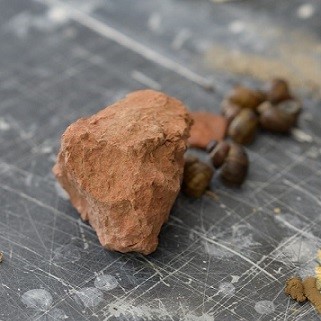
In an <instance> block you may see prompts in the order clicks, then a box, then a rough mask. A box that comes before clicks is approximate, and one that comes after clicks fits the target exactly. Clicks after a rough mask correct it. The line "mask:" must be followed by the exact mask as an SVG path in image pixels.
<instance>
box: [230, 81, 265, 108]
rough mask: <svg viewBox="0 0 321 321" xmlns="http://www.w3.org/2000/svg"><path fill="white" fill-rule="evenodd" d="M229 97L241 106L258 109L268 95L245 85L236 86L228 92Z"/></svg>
mask: <svg viewBox="0 0 321 321" xmlns="http://www.w3.org/2000/svg"><path fill="white" fill-rule="evenodd" d="M227 99H228V100H229V101H230V102H231V103H233V104H235V105H238V106H240V107H241V108H250V109H253V110H256V108H257V106H259V105H260V104H261V103H262V102H263V101H264V100H266V96H265V94H264V93H263V92H261V91H258V90H253V89H250V88H247V87H244V86H236V87H234V88H233V89H232V90H231V92H230V93H229V94H228V96H227Z"/></svg>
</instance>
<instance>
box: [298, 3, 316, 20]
mask: <svg viewBox="0 0 321 321" xmlns="http://www.w3.org/2000/svg"><path fill="white" fill-rule="evenodd" d="M314 12H315V9H314V6H313V5H312V4H310V3H304V4H302V5H301V6H300V7H299V8H298V9H297V16H298V17H299V18H300V19H308V18H310V17H312V16H313V15H314Z"/></svg>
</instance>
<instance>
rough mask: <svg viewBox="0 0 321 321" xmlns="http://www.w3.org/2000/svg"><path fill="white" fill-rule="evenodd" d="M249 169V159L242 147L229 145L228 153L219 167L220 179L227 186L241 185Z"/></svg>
mask: <svg viewBox="0 0 321 321" xmlns="http://www.w3.org/2000/svg"><path fill="white" fill-rule="evenodd" d="M248 167H249V159H248V156H247V153H246V151H245V149H244V147H243V146H242V145H239V144H235V143H231V145H230V150H229V153H228V155H227V157H226V159H225V161H224V163H223V165H222V167H221V172H220V178H221V180H222V181H223V183H224V184H225V185H227V186H232V187H237V186H240V185H242V184H243V182H244V180H245V178H246V176H247V172H248Z"/></svg>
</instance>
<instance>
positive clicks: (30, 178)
mask: <svg viewBox="0 0 321 321" xmlns="http://www.w3.org/2000/svg"><path fill="white" fill-rule="evenodd" d="M32 179H33V174H32V173H28V174H27V176H26V180H25V183H26V185H27V186H31V183H32Z"/></svg>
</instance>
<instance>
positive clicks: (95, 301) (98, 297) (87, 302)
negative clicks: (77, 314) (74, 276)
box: [74, 287, 104, 308]
mask: <svg viewBox="0 0 321 321" xmlns="http://www.w3.org/2000/svg"><path fill="white" fill-rule="evenodd" d="M74 295H75V297H74V298H75V301H76V302H77V303H78V304H83V306H84V307H85V308H90V307H95V306H97V305H99V304H100V303H101V302H102V301H103V300H104V294H103V292H101V291H100V290H99V289H96V288H91V287H87V288H83V289H81V290H79V291H75V292H74Z"/></svg>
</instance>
